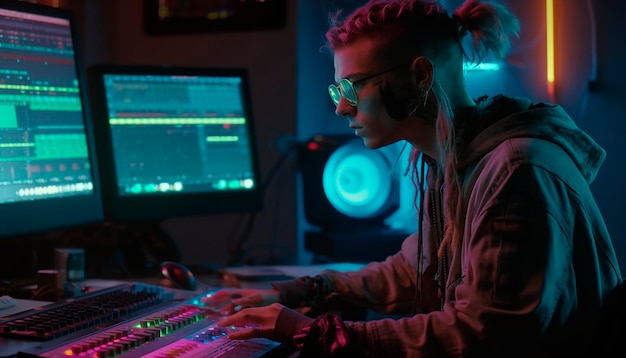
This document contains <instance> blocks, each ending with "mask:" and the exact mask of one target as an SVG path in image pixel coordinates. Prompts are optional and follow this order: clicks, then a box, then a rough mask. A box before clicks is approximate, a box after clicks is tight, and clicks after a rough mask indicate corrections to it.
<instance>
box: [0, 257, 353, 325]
mask: <svg viewBox="0 0 626 358" xmlns="http://www.w3.org/2000/svg"><path fill="white" fill-rule="evenodd" d="M363 266H364V265H363V264H355V263H331V264H319V265H293V266H284V265H275V266H238V267H226V268H224V269H221V270H220V271H221V272H222V273H226V274H230V275H232V276H234V278H235V279H236V283H235V284H237V285H239V286H240V287H246V288H269V287H270V282H271V281H276V280H279V279H291V278H295V277H300V276H313V275H316V274H318V273H319V272H320V271H322V270H329V269H330V270H337V271H340V272H348V271H354V270H358V269H359V268H361V267H363ZM222 279H223V277H222ZM222 279H220V278H216V276H214V275H213V276H210V277H208V276H206V277H205V276H203V275H199V276H198V277H197V281H198V288H197V289H196V290H195V291H186V290H179V289H175V288H171V289H172V291H173V292H174V293H175V296H176V297H177V298H181V299H186V298H191V297H193V296H195V295H197V294H198V293H202V292H206V291H208V290H212V289H216V288H219V287H226V286H229V285H231V286H232V285H233V282H232V281H228V280H227V281H226V282H225V281H223V280H222ZM231 279H232V277H231ZM129 281H137V282H141V283H145V284H152V285H158V286H164V285H166V282H165V281H164V279H162V278H160V277H148V278H146V277H142V278H137V279H125V280H110V279H87V280H85V281H84V283H83V284H84V286H85V287H87V288H88V291H89V292H93V291H98V290H101V289H105V288H109V287H113V286H116V285H121V284H124V283H127V282H129ZM15 300H16V305H15V306H12V307H7V308H5V309H2V310H0V319H1V318H3V317H8V316H11V315H14V314H16V313H20V312H25V311H28V310H31V309H35V308H39V307H43V306H45V305H48V304H51V303H53V302H50V301H37V300H26V299H15Z"/></svg>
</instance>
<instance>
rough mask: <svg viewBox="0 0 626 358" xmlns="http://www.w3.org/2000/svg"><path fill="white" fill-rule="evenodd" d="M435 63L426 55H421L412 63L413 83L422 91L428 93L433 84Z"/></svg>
mask: <svg viewBox="0 0 626 358" xmlns="http://www.w3.org/2000/svg"><path fill="white" fill-rule="evenodd" d="M434 68H435V65H433V63H432V62H431V61H430V59H429V58H428V57H426V56H419V57H417V58H415V60H413V63H412V64H411V72H412V74H413V76H411V78H412V80H413V84H414V85H415V86H416V87H417V88H419V90H420V92H421V93H426V91H428V90H429V89H430V86H432V84H433V70H434Z"/></svg>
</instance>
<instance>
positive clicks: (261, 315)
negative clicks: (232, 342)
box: [217, 303, 284, 340]
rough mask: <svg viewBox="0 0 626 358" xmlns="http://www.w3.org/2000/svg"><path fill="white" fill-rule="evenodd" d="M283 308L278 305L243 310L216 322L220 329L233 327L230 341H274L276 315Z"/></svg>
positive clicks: (230, 332)
mask: <svg viewBox="0 0 626 358" xmlns="http://www.w3.org/2000/svg"><path fill="white" fill-rule="evenodd" d="M283 308H284V306H283V305H281V304H280V303H273V304H271V305H269V306H265V307H254V308H245V309H242V310H241V311H240V312H237V313H235V314H233V315H231V316H228V317H226V318H224V319H222V320H220V321H218V322H217V325H218V326H220V327H233V329H232V330H231V331H229V333H228V337H229V338H230V339H250V338H269V339H272V340H273V339H275V337H274V329H275V327H276V321H277V319H278V314H279V313H280V311H281V310H282V309H283Z"/></svg>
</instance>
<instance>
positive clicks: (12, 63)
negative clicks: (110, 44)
mask: <svg viewBox="0 0 626 358" xmlns="http://www.w3.org/2000/svg"><path fill="white" fill-rule="evenodd" d="M76 35H77V34H76V30H75V22H74V18H73V15H72V13H71V12H70V11H68V10H62V9H58V8H53V7H48V6H43V5H36V4H31V3H26V2H22V1H4V0H3V1H2V2H0V161H1V162H0V237H13V236H16V235H22V234H35V233H39V232H44V231H48V230H51V229H56V228H66V227H72V226H77V225H80V224H87V223H91V222H97V221H101V220H102V219H103V211H102V202H101V197H100V192H99V183H98V180H97V178H98V175H97V163H96V160H95V149H94V147H93V146H92V143H93V139H94V138H93V132H92V128H91V119H90V116H89V109H88V108H87V101H86V99H87V98H86V97H87V96H86V91H85V89H84V87H83V85H84V81H83V68H82V67H81V53H80V51H79V50H78V48H77V38H76Z"/></svg>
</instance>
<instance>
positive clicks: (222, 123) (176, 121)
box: [104, 74, 257, 196]
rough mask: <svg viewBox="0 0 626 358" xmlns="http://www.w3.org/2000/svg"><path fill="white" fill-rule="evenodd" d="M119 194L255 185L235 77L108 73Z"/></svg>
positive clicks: (246, 188)
mask: <svg viewBox="0 0 626 358" xmlns="http://www.w3.org/2000/svg"><path fill="white" fill-rule="evenodd" d="M104 84H105V89H106V101H107V110H108V121H109V126H110V128H111V142H112V143H111V144H112V148H113V157H114V162H115V170H116V180H117V185H118V191H119V194H120V195H129V196H130V195H142V194H143V195H146V194H148V195H149V194H155V193H159V194H163V193H170V192H171V193H180V192H190V193H192V192H210V191H227V190H251V189H253V188H254V187H255V185H257V183H255V181H254V175H253V159H252V153H251V150H252V149H251V148H252V146H251V145H250V137H249V136H250V133H249V129H248V126H247V119H246V118H247V117H246V115H247V114H246V113H245V107H244V104H243V98H242V90H241V79H240V78H237V77H217V76H216V77H211V76H174V75H137V74H106V75H105V77H104Z"/></svg>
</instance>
